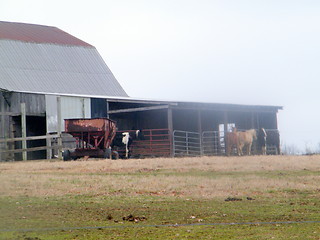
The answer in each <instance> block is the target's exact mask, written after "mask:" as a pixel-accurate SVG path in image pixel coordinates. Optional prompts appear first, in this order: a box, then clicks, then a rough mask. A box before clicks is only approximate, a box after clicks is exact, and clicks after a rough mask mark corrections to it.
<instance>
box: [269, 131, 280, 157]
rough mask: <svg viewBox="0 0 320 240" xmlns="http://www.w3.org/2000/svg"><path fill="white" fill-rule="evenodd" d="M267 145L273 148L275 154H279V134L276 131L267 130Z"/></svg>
mask: <svg viewBox="0 0 320 240" xmlns="http://www.w3.org/2000/svg"><path fill="white" fill-rule="evenodd" d="M267 135H268V136H267V145H268V146H271V147H274V148H275V150H276V152H275V154H281V149H280V133H279V131H278V130H267Z"/></svg>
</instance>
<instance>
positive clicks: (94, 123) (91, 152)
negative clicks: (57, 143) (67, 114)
mask: <svg viewBox="0 0 320 240" xmlns="http://www.w3.org/2000/svg"><path fill="white" fill-rule="evenodd" d="M65 132H66V133H68V134H70V135H72V137H73V138H75V141H76V148H75V149H67V150H65V151H64V152H63V159H64V160H71V159H77V158H80V157H84V156H89V157H101V158H108V157H109V155H110V153H111V151H110V150H109V147H110V144H111V142H112V140H113V138H114V137H115V134H116V123H115V121H112V120H110V119H108V118H94V119H84V118H81V119H65Z"/></svg>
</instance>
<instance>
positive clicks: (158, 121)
mask: <svg viewBox="0 0 320 240" xmlns="http://www.w3.org/2000/svg"><path fill="white" fill-rule="evenodd" d="M110 118H111V119H112V120H114V121H116V123H117V128H118V129H119V130H132V129H163V128H167V127H168V119H167V111H166V110H154V111H153V110H152V111H142V112H134V113H121V114H112V115H111V116H110Z"/></svg>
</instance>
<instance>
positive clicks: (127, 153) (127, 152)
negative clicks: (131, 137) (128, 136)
mask: <svg viewBox="0 0 320 240" xmlns="http://www.w3.org/2000/svg"><path fill="white" fill-rule="evenodd" d="M128 155H129V149H128V144H126V158H128Z"/></svg>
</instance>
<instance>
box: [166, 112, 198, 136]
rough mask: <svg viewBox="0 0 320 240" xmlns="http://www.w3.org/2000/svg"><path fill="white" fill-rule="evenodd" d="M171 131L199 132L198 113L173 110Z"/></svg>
mask: <svg viewBox="0 0 320 240" xmlns="http://www.w3.org/2000/svg"><path fill="white" fill-rule="evenodd" d="M172 118H173V129H174V130H180V131H189V132H197V131H198V130H199V124H198V111H197V110H180V109H174V110H173V112H172Z"/></svg>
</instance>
